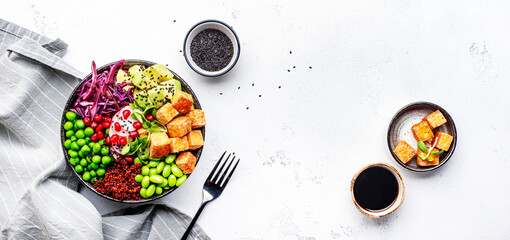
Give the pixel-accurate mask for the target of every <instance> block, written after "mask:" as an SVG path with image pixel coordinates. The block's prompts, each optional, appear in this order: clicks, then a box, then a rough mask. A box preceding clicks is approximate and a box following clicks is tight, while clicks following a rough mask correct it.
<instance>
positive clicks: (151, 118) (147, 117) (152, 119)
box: [145, 114, 154, 122]
mask: <svg viewBox="0 0 510 240" xmlns="http://www.w3.org/2000/svg"><path fill="white" fill-rule="evenodd" d="M145 118H146V119H147V120H149V121H151V122H152V121H154V116H152V115H151V114H149V115H147V116H145Z"/></svg>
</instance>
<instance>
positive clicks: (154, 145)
mask: <svg viewBox="0 0 510 240" xmlns="http://www.w3.org/2000/svg"><path fill="white" fill-rule="evenodd" d="M170 146H171V145H170V138H168V136H167V135H166V133H164V132H163V133H153V134H151V146H150V148H149V150H150V154H151V158H159V157H164V156H166V155H168V154H169V153H170Z"/></svg>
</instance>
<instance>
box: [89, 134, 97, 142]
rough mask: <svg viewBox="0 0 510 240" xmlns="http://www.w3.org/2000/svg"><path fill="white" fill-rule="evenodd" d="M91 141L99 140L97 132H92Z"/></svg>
mask: <svg viewBox="0 0 510 240" xmlns="http://www.w3.org/2000/svg"><path fill="white" fill-rule="evenodd" d="M90 141H92V142H96V141H97V133H94V134H92V136H90Z"/></svg>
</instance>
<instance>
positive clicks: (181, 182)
mask: <svg viewBox="0 0 510 240" xmlns="http://www.w3.org/2000/svg"><path fill="white" fill-rule="evenodd" d="M186 178H187V176H186V175H184V176H182V177H180V178H178V179H177V182H176V183H175V186H177V187H179V186H181V185H182V184H183V183H184V182H185V181H186Z"/></svg>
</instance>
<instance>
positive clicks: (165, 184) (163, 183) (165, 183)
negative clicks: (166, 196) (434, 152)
mask: <svg viewBox="0 0 510 240" xmlns="http://www.w3.org/2000/svg"><path fill="white" fill-rule="evenodd" d="M166 186H168V180H167V179H166V178H163V182H162V183H160V184H158V187H166Z"/></svg>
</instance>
